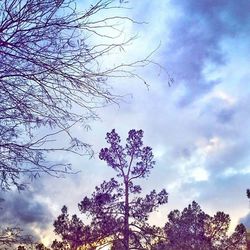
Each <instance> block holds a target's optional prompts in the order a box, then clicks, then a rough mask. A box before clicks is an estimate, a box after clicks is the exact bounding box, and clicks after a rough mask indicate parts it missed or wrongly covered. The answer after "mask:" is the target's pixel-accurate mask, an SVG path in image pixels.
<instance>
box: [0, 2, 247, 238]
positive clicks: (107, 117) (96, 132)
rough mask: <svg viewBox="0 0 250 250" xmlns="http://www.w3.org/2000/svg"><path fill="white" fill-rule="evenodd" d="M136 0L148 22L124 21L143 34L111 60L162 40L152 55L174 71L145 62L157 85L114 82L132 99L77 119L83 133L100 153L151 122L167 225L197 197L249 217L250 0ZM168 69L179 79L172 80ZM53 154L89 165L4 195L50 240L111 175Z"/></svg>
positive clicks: (154, 181) (21, 218) (153, 182)
mask: <svg viewBox="0 0 250 250" xmlns="http://www.w3.org/2000/svg"><path fill="white" fill-rule="evenodd" d="M130 2H131V3H128V5H129V6H130V7H132V8H131V9H127V10H122V11H123V12H122V13H123V14H124V15H127V16H129V17H132V18H133V19H135V20H138V21H144V22H146V23H145V24H133V25H131V24H129V25H125V31H124V32H126V34H127V36H129V35H130V34H137V39H136V40H135V41H134V42H133V44H131V45H130V46H129V47H127V48H126V51H125V52H121V53H119V54H115V55H113V56H112V60H113V61H116V60H122V59H124V58H125V59H126V60H130V61H133V60H137V59H141V58H144V57H145V56H147V55H148V54H149V53H151V52H152V51H153V50H155V49H156V48H158V49H157V51H156V52H155V53H154V54H153V55H152V58H153V60H154V61H155V62H157V63H159V64H160V65H162V67H164V68H165V70H166V71H164V70H161V71H160V69H159V67H157V66H154V65H150V66H148V67H146V68H143V69H141V70H140V74H141V75H142V76H143V78H144V79H145V80H146V81H147V83H148V84H149V85H150V86H149V88H147V87H146V86H145V85H144V84H143V83H142V82H140V81H138V80H131V79H125V80H121V79H118V81H116V82H114V83H112V84H113V87H114V91H115V92H116V93H120V94H122V95H124V100H123V101H122V102H121V103H120V105H119V106H118V105H111V106H109V107H107V108H104V109H101V110H99V111H98V112H99V115H100V118H101V120H100V121H96V122H93V123H92V124H91V126H92V129H91V130H89V131H86V130H84V129H83V128H82V127H80V126H78V127H77V126H76V127H75V128H74V133H76V134H78V135H80V136H81V137H82V138H84V140H85V141H87V142H89V143H90V144H92V145H93V148H94V149H95V151H96V152H98V151H99V150H100V149H101V148H102V147H103V146H105V145H106V144H105V134H106V132H108V131H110V130H111V129H112V128H115V129H116V130H117V132H118V133H119V134H120V135H121V137H122V138H123V139H124V140H125V139H126V135H127V132H128V131H129V130H130V129H132V128H135V129H143V130H144V141H145V144H147V145H149V146H151V147H152V148H153V152H154V155H155V159H156V167H155V168H154V169H153V170H152V174H151V175H150V177H149V178H148V179H147V180H145V181H144V183H143V184H145V186H144V187H145V191H150V190H151V189H153V188H155V189H158V190H160V189H161V188H166V190H167V191H168V192H169V203H168V204H167V205H166V206H165V207H164V208H162V209H160V210H159V213H158V214H155V215H154V216H152V218H151V220H152V222H154V223H156V224H159V225H162V222H165V221H166V218H167V214H168V213H169V212H170V211H171V210H172V209H174V208H178V209H183V208H184V207H185V206H187V205H188V204H189V203H190V202H191V201H192V200H196V201H197V202H198V203H199V204H200V205H201V207H202V209H203V210H204V211H206V212H207V213H209V214H211V215H212V214H214V213H215V212H216V211H218V210H220V211H224V212H226V213H228V214H230V216H231V219H232V226H233V227H234V226H235V225H236V223H237V222H239V220H243V221H244V222H248V221H249V222H250V216H247V215H248V212H249V209H250V208H249V205H248V201H247V198H246V195H245V193H246V189H247V188H248V187H250V182H249V178H250V116H249V114H250V70H249V65H250V64H249V54H250V46H249V44H250V15H249V12H250V2H249V1H248V0H238V1H235V0H217V1H216V0H202V1H197V0H189V1H186V0H178V1H175V0H157V1H152V0H135V1H130ZM119 13H121V10H119ZM110 60H111V58H110ZM107 63H108V62H107ZM169 76H170V77H173V78H174V83H173V84H172V85H171V87H169V84H168V81H169ZM61 140H63V138H61ZM52 157H54V159H60V160H65V161H70V162H71V163H72V164H73V167H74V169H76V170H81V173H79V174H77V175H71V176H67V177H66V178H63V179H55V178H51V177H43V178H41V179H40V180H37V181H36V182H34V183H32V184H31V185H30V187H29V190H27V191H25V192H23V193H21V194H19V193H16V192H14V191H13V192H11V193H8V194H3V196H4V198H5V202H3V203H2V207H3V208H5V209H3V210H2V211H4V212H2V213H1V215H0V216H1V218H2V220H3V221H10V220H13V218H15V219H14V220H13V223H15V224H20V225H26V228H27V230H29V231H33V232H35V233H36V234H37V235H40V236H41V238H42V239H43V240H44V241H45V242H46V241H48V240H49V239H50V238H53V237H54V236H53V235H51V233H50V232H51V231H52V230H53V227H52V224H53V220H54V219H55V218H56V216H58V215H59V214H60V209H61V207H62V205H64V204H66V205H67V206H68V207H69V212H70V213H75V212H77V203H78V202H79V201H81V199H82V198H83V196H85V195H87V194H90V193H91V192H92V191H93V189H94V187H95V185H98V184H99V183H100V182H102V181H103V180H104V179H105V178H109V177H110V176H112V171H111V170H110V169H109V168H108V167H107V166H106V165H105V164H104V162H101V161H100V160H98V156H96V157H94V158H93V159H88V158H87V157H76V156H75V155H65V154H64V155H63V154H62V155H61V154H59V155H54V156H52ZM11 218H12V219H11ZM249 226H250V223H249Z"/></svg>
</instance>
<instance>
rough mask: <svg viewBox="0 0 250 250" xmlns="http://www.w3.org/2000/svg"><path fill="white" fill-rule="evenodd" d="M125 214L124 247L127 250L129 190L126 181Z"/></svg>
mask: <svg viewBox="0 0 250 250" xmlns="http://www.w3.org/2000/svg"><path fill="white" fill-rule="evenodd" d="M124 212H125V214H124V247H125V250H129V190H128V181H127V180H125V211H124Z"/></svg>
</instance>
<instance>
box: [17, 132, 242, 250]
mask: <svg viewBox="0 0 250 250" xmlns="http://www.w3.org/2000/svg"><path fill="white" fill-rule="evenodd" d="M142 139H143V131H142V130H134V129H133V130H130V131H129V133H128V137H127V140H126V144H125V146H122V145H121V139H120V136H119V135H118V134H117V133H116V131H115V130H114V129H113V130H112V131H111V132H110V133H107V136H106V140H107V143H108V144H109V147H107V148H103V149H101V151H100V154H99V158H100V159H101V160H104V161H106V163H107V165H108V166H109V167H111V168H113V170H114V172H115V173H116V176H115V177H114V178H111V179H110V180H109V181H104V182H103V183H102V184H101V185H100V186H97V187H96V188H95V191H94V192H93V193H92V195H91V196H90V197H87V196H86V197H84V198H83V200H82V201H80V202H79V204H78V208H79V211H80V213H82V214H84V215H87V216H88V217H89V218H90V219H91V222H90V224H85V223H84V222H83V221H82V220H81V219H80V218H79V217H78V216H77V215H72V216H70V215H69V213H68V209H67V207H66V206H64V207H63V208H62V210H61V214H60V215H59V216H58V218H57V219H56V220H55V222H54V231H55V233H56V234H57V235H58V236H60V238H61V240H60V241H59V240H55V241H54V242H53V243H52V245H51V248H46V247H45V246H44V245H42V244H38V245H37V246H36V249H39V250H47V249H53V250H59V249H60V250H66V249H71V250H76V249H97V247H100V246H105V245H107V246H110V249H112V250H129V249H145V250H146V249H152V250H165V249H166V250H167V249H171V250H174V249H176V250H177V249H178V250H182V249H183V250H186V249H197V250H198V249H200V250H204V249H207V250H211V249H212V250H213V249H214V250H217V249H221V250H222V249H228V250H229V249H231V250H235V249H238V250H240V249H242V250H243V249H246V228H245V227H244V225H242V224H239V225H238V226H237V227H236V228H235V231H234V232H233V233H232V234H231V235H230V236H228V229H229V224H230V217H229V215H227V214H225V213H224V212H217V213H216V214H215V215H214V216H210V215H208V214H206V213H205V212H204V211H202V209H201V207H200V206H199V204H198V203H197V202H195V201H193V202H192V204H190V205H188V207H186V208H184V210H183V211H179V210H174V211H171V212H170V213H169V215H168V220H166V224H165V226H164V227H163V228H160V227H157V226H155V225H150V224H149V223H148V218H149V215H150V214H151V213H152V212H153V211H155V210H156V209H157V208H158V207H159V206H161V205H164V204H166V203H167V201H168V194H167V192H166V190H165V189H163V190H161V191H160V192H158V193H157V192H156V191H155V190H152V191H151V192H150V193H149V194H147V195H145V196H141V195H140V193H141V192H142V187H141V186H140V185H138V184H137V183H136V182H137V181H138V180H139V179H141V178H145V177H146V176H148V175H149V174H150V170H151V169H152V168H153V167H154V165H155V161H154V159H153V153H152V149H151V148H150V147H148V146H144V145H143V140H142ZM21 249H25V248H24V246H19V250H21Z"/></svg>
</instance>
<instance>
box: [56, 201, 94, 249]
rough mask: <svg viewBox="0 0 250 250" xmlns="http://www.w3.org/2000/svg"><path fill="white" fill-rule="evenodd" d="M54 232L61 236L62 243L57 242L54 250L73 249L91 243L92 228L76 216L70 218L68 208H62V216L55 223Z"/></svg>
mask: <svg viewBox="0 0 250 250" xmlns="http://www.w3.org/2000/svg"><path fill="white" fill-rule="evenodd" d="M54 228H55V229H54V231H55V233H56V234H57V235H60V236H61V238H62V242H60V241H57V240H55V241H54V242H53V244H52V249H54V250H57V249H72V250H75V249H77V247H79V246H83V245H87V244H88V243H90V242H91V235H90V228H89V226H86V225H84V224H83V222H82V221H81V220H80V219H79V218H78V217H77V216H76V215H73V216H72V217H71V218H70V217H69V214H68V210H67V207H66V206H64V207H63V208H62V214H61V215H60V216H58V218H57V220H56V221H55V222H54Z"/></svg>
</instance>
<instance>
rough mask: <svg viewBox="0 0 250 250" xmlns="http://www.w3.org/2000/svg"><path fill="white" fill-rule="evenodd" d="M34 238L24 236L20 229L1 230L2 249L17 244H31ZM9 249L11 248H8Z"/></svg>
mask: <svg viewBox="0 0 250 250" xmlns="http://www.w3.org/2000/svg"><path fill="white" fill-rule="evenodd" d="M31 242H32V237H31V236H30V235H24V234H23V231H22V230H21V229H20V228H19V227H8V228H4V229H2V228H0V249H7V248H8V247H13V246H15V245H17V244H25V245H28V244H31ZM8 249H9V248H8Z"/></svg>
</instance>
